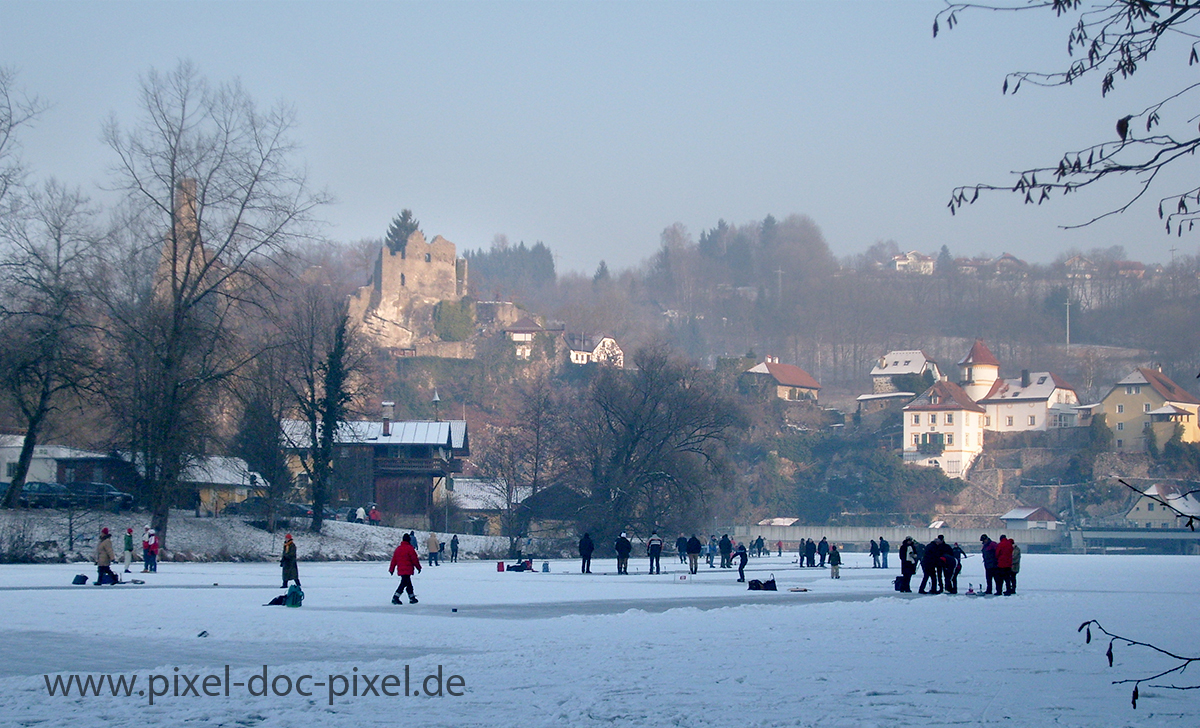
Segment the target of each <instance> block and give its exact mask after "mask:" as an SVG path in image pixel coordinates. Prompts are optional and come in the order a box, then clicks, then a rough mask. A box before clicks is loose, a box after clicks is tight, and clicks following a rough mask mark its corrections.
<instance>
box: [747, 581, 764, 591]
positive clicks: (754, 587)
mask: <svg viewBox="0 0 1200 728" xmlns="http://www.w3.org/2000/svg"><path fill="white" fill-rule="evenodd" d="M746 588H747V589H749V590H750V591H762V590H763V583H762V582H761V581H759V580H758V579H751V580H750V583H749V584H747V585H746Z"/></svg>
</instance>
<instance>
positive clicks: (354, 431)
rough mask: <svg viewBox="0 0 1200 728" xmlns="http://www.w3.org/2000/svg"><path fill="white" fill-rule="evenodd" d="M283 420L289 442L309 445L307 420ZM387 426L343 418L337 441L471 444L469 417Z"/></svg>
mask: <svg viewBox="0 0 1200 728" xmlns="http://www.w3.org/2000/svg"><path fill="white" fill-rule="evenodd" d="M281 424H282V426H283V435H284V438H285V440H286V441H287V443H288V444H289V445H290V446H292V447H308V442H309V437H308V423H306V422H304V421H302V420H284V421H283V422H282V423H281ZM388 428H389V433H388V434H387V435H384V434H383V423H382V422H364V421H354V422H343V423H342V424H341V425H340V426H339V427H338V429H337V434H336V437H335V441H336V442H337V443H338V444H364V445H429V446H432V447H448V448H451V449H453V450H464V449H467V448H468V447H469V446H468V443H467V423H466V420H443V421H440V422H428V421H408V422H391V423H389V425H388Z"/></svg>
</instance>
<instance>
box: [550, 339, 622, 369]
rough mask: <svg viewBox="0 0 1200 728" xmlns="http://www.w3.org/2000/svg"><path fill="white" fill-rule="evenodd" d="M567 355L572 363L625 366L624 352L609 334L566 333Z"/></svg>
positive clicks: (619, 367)
mask: <svg viewBox="0 0 1200 728" xmlns="http://www.w3.org/2000/svg"><path fill="white" fill-rule="evenodd" d="M563 338H564V340H565V341H566V342H567V356H568V358H569V359H570V362H571V363H572V364H610V365H612V366H614V367H616V368H618V369H623V368H624V367H625V352H624V351H622V350H621V347H620V345H618V344H617V340H616V339H614V338H613V337H611V336H603V335H598V334H566V335H565V336H564V337H563Z"/></svg>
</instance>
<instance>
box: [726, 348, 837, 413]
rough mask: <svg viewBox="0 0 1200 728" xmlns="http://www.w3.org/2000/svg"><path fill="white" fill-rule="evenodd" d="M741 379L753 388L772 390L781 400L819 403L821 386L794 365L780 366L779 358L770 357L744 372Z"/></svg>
mask: <svg viewBox="0 0 1200 728" xmlns="http://www.w3.org/2000/svg"><path fill="white" fill-rule="evenodd" d="M741 379H742V381H743V382H744V383H747V384H749V385H751V386H756V387H761V388H766V389H771V388H773V390H774V394H775V396H776V397H778V398H779V399H786V400H790V401H798V400H811V401H812V402H816V401H817V394H818V393H820V391H821V385H820V384H818V383H817V380H816V379H813V376H812V375H811V374H809V373H808V372H806V371H804V370H803V369H801V368H800V367H798V366H795V365H792V364H780V363H779V357H776V356H768V357H767V358H766V360H765V361H763V362H762V363H760V364H757V365H755V366H753V367H750V368H749V369H747V370H746V371H745V372H742V376H741Z"/></svg>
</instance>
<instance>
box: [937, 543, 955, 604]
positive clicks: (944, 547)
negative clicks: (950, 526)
mask: <svg viewBox="0 0 1200 728" xmlns="http://www.w3.org/2000/svg"><path fill="white" fill-rule="evenodd" d="M937 544H938V568H939V569H940V570H941V577H942V591H944V592H946V593H947V594H957V593H958V580H957V578H956V577H957V576H958V570H959V569H960V568H961V565H960V564H959V563H958V555H957V554H955V553H954V547H952V546H951V545H950V544H948V543H946V537H945V536H942V535H940V534H939V535H938V537H937Z"/></svg>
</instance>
